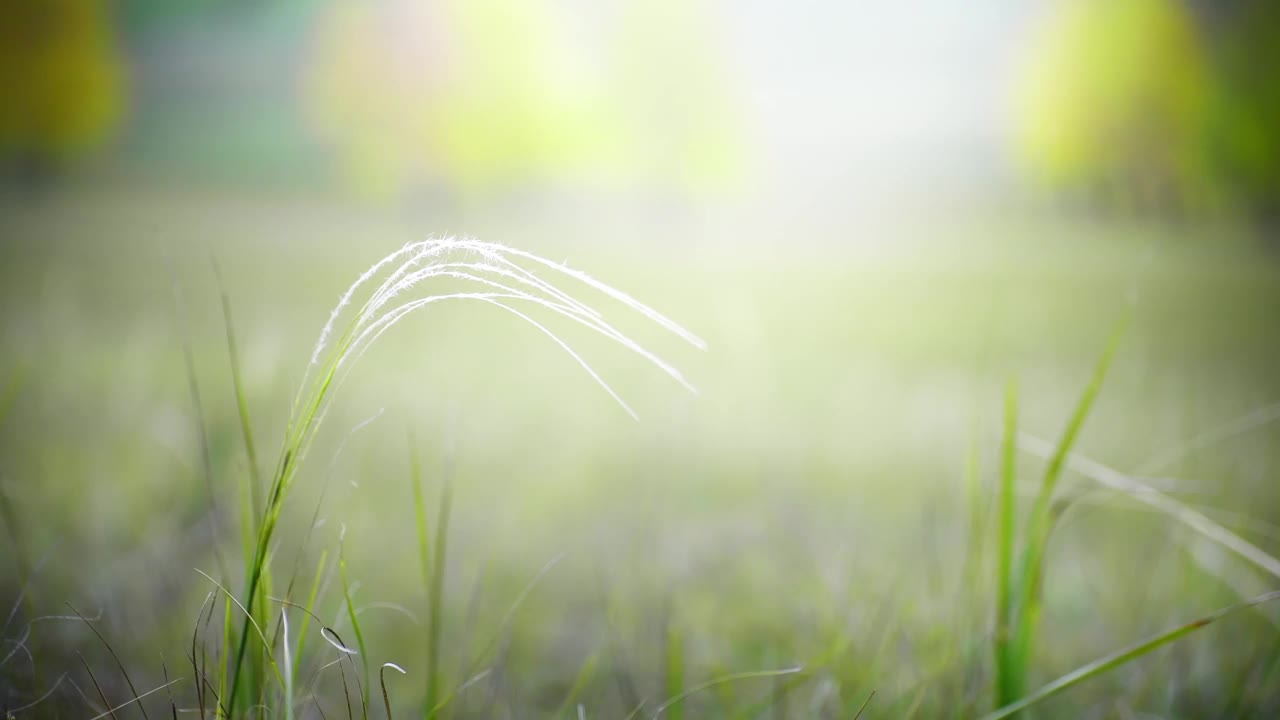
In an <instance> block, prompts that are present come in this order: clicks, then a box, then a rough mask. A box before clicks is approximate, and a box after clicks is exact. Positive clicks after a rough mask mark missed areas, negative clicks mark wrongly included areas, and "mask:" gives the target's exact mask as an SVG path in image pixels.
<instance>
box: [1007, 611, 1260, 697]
mask: <svg viewBox="0 0 1280 720" xmlns="http://www.w3.org/2000/svg"><path fill="white" fill-rule="evenodd" d="M1273 600H1280V590H1273V591H1271V592H1268V593H1264V594H1262V595H1258V596H1256V597H1253V598H1250V599H1249V600H1245V601H1244V602H1240V603H1236V604H1234V605H1228V606H1227V607H1224V608H1222V609H1220V610H1217V611H1215V612H1212V613H1210V614H1208V615H1206V616H1204V617H1202V618H1199V619H1198V620H1192V621H1191V622H1189V623H1185V624H1182V625H1178V626H1177V627H1173V628H1170V629H1168V630H1165V631H1164V632H1161V633H1158V634H1156V635H1153V636H1151V637H1149V638H1147V639H1146V640H1142V641H1140V642H1137V643H1135V644H1133V645H1130V646H1129V647H1127V648H1123V649H1121V650H1117V651H1115V652H1113V653H1111V654H1109V655H1104V656H1103V657H1100V658H1098V659H1097V660H1094V661H1093V662H1090V663H1086V664H1084V665H1081V666H1080V667H1078V668H1076V669H1075V670H1072V671H1071V672H1069V673H1067V674H1066V675H1063V676H1062V677H1059V678H1058V679H1057V680H1054V681H1053V682H1051V683H1049V684H1047V685H1045V686H1044V687H1042V688H1040V689H1039V690H1037V691H1035V692H1034V693H1032V694H1030V695H1028V696H1026V697H1024V698H1022V699H1021V700H1018V701H1016V702H1014V703H1010V704H1009V705H1006V706H1005V707H1002V708H1000V709H998V710H996V711H995V712H992V713H990V714H988V715H986V716H984V717H983V719H982V720H1001V718H1007V717H1011V716H1013V715H1014V714H1016V713H1019V712H1021V711H1023V710H1025V709H1027V708H1028V707H1031V706H1032V705H1035V704H1036V703H1039V702H1042V701H1044V700H1046V699H1048V698H1050V697H1053V696H1054V695H1057V694H1058V693H1060V692H1062V691H1064V690H1066V689H1068V688H1070V687H1072V686H1074V685H1078V684H1080V683H1082V682H1084V681H1086V680H1089V679H1091V678H1095V677H1097V676H1099V675H1103V674H1105V673H1107V672H1110V671H1111V670H1114V669H1116V668H1118V667H1120V666H1121V665H1124V664H1126V663H1128V662H1130V661H1132V660H1136V659H1137V658H1140V657H1142V656H1143V655H1147V654H1149V653H1151V652H1152V651H1153V650H1156V649H1157V648H1159V647H1162V646H1164V645H1167V644H1169V643H1171V642H1173V641H1175V640H1178V639H1179V638H1182V637H1184V636H1186V635H1189V634H1191V633H1193V632H1195V631H1196V630H1199V629H1200V628H1202V627H1205V626H1206V625H1209V624H1210V623H1212V622H1215V621H1217V620H1221V619H1222V618H1224V617H1226V616H1228V615H1231V614H1233V613H1236V612H1239V611H1240V610H1244V609H1246V608H1251V607H1254V606H1257V605H1261V604H1263V603H1267V602H1271V601H1273Z"/></svg>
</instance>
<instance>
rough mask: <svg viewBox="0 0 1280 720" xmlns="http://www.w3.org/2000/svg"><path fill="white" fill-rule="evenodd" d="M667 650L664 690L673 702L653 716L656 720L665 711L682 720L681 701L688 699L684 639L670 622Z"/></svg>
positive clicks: (668, 624)
mask: <svg viewBox="0 0 1280 720" xmlns="http://www.w3.org/2000/svg"><path fill="white" fill-rule="evenodd" d="M666 650H667V652H666V661H667V663H666V674H665V678H664V681H663V688H664V689H665V691H666V694H667V697H669V698H671V700H669V701H667V702H665V703H663V704H662V705H661V706H659V707H658V710H657V712H655V713H654V714H653V716H654V717H655V718H656V717H658V716H659V715H661V714H662V711H663V710H670V712H668V713H667V717H668V718H670V719H671V720H680V718H682V717H684V706H683V705H681V704H680V701H681V700H683V699H684V698H685V697H686V693H685V690H684V638H683V637H682V636H681V633H680V628H678V627H676V624H675V623H674V622H671V621H670V620H668V622H667V637H666ZM708 687H710V686H708Z"/></svg>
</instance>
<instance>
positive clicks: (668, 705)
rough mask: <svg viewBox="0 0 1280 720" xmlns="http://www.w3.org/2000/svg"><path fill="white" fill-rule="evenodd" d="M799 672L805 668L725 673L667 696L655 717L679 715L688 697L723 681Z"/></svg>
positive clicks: (729, 681) (771, 676)
mask: <svg viewBox="0 0 1280 720" xmlns="http://www.w3.org/2000/svg"><path fill="white" fill-rule="evenodd" d="M798 672H804V668H799V667H793V668H783V669H782V670H755V671H751V672H740V673H733V674H731V675H724V676H721V677H718V678H713V679H711V680H708V681H706V682H704V683H700V684H698V685H694V686H693V687H690V688H689V689H687V690H682V691H681V692H680V693H679V694H677V695H673V696H671V697H669V698H667V699H666V700H665V701H664V702H663V703H662V704H661V705H659V706H658V708H657V709H656V710H654V712H653V717H654V719H655V720H657V718H659V717H661V716H662V715H663V713H666V717H667V718H674V717H678V715H677V714H676V713H677V711H678V709H679V708H680V704H681V703H682V702H684V700H685V699H686V698H688V697H689V696H691V695H694V694H696V693H700V692H702V691H703V690H708V689H710V688H713V687H715V686H717V685H720V684H722V683H731V682H738V681H739V680H754V679H757V678H774V677H778V676H780V675H794V674H795V673H798ZM636 710H637V711H638V710H639V708H637V709H636ZM669 711H670V712H669ZM632 714H633V715H634V714H635V713H634V712H633V713H632Z"/></svg>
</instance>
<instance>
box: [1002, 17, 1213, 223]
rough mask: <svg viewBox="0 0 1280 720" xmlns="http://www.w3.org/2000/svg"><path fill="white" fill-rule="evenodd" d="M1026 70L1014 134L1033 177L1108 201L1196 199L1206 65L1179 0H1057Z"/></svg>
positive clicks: (1200, 192) (1200, 193)
mask: <svg viewBox="0 0 1280 720" xmlns="http://www.w3.org/2000/svg"><path fill="white" fill-rule="evenodd" d="M1024 70H1025V72H1024V74H1023V76H1022V77H1021V78H1020V84H1019V86H1018V91H1019V92H1018V97H1017V100H1018V106H1017V126H1016V142H1017V149H1018V151H1019V157H1020V159H1021V161H1022V162H1023V165H1024V167H1025V168H1026V169H1027V170H1028V171H1029V173H1030V174H1031V176H1032V177H1033V179H1035V180H1036V181H1039V182H1040V183H1042V184H1044V185H1047V186H1049V187H1052V188H1058V189H1066V190H1072V191H1084V192H1094V193H1098V194H1101V195H1102V196H1103V197H1104V199H1105V201H1106V202H1108V203H1112V204H1117V203H1118V204H1122V205H1134V204H1138V205H1148V206H1149V205H1153V204H1155V205H1166V204H1168V203H1195V202H1199V201H1201V200H1202V199H1203V197H1204V194H1205V188H1204V187H1203V186H1202V183H1203V181H1204V180H1205V177H1206V167H1205V162H1204V158H1203V155H1202V153H1201V142H1200V138H1201V136H1202V134H1203V132H1204V125H1205V120H1206V109H1207V101H1208V97H1207V85H1208V83H1207V75H1208V66H1207V60H1206V57H1205V55H1204V52H1203V50H1202V46H1201V44H1200V42H1199V39H1198V38H1197V34H1196V28H1195V25H1194V23H1193V21H1192V18H1191V17H1190V16H1189V14H1188V12H1187V11H1186V10H1185V9H1184V8H1183V7H1181V6H1180V5H1178V4H1177V3H1176V2H1175V0H1124V1H1123V2H1114V1H1113V0H1060V1H1059V2H1057V3H1055V4H1054V6H1053V10H1052V12H1051V13H1050V15H1049V17H1048V18H1047V22H1046V23H1045V24H1044V25H1043V26H1042V28H1041V32H1040V34H1039V35H1037V36H1036V38H1035V42H1034V44H1033V50H1032V56H1031V58H1030V61H1029V62H1028V64H1027V65H1026V66H1025V68H1024Z"/></svg>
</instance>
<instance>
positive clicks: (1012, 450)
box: [995, 380, 1022, 706]
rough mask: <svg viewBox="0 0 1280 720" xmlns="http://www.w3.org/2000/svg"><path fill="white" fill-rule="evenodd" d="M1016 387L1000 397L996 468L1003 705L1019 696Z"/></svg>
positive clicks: (998, 673) (998, 625)
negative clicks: (1014, 647)
mask: <svg viewBox="0 0 1280 720" xmlns="http://www.w3.org/2000/svg"><path fill="white" fill-rule="evenodd" d="M1017 432H1018V385H1017V383H1016V382H1015V381H1013V380H1010V381H1009V383H1008V385H1007V386H1006V387H1005V395H1004V442H1003V449H1002V457H1001V468H1000V494H999V508H998V513H999V523H1000V524H999V533H1000V534H999V538H998V542H997V545H998V547H997V552H998V556H997V565H996V630H995V654H996V705H997V706H1001V705H1005V704H1007V703H1009V702H1011V701H1012V700H1014V699H1016V698H1017V697H1018V696H1019V695H1021V694H1022V693H1021V689H1022V688H1021V681H1020V678H1021V676H1022V669H1021V668H1019V667H1015V665H1014V658H1013V657H1012V656H1011V653H1010V649H1011V648H1010V639H1011V636H1010V633H1011V632H1012V629H1013V609H1014V607H1015V606H1016V603H1015V601H1014V598H1013V588H1014V582H1013V556H1014V550H1015V548H1014V544H1015V541H1016V532H1017V518H1016V516H1015V510H1016V503H1015V500H1016V497H1015V495H1014V487H1015V485H1016V481H1017V442H1018V438H1017Z"/></svg>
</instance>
